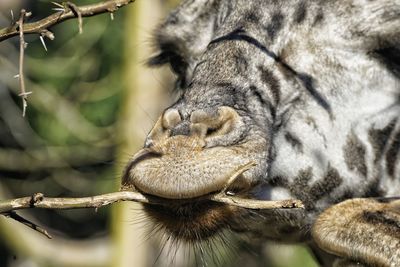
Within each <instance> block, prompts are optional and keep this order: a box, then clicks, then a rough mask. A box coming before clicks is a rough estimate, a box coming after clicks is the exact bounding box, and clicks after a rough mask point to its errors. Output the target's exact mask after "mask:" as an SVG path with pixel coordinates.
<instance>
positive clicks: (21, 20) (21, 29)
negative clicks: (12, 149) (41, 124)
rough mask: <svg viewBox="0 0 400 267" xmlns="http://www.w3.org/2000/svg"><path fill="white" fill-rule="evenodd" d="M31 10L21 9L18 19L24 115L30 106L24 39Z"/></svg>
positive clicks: (20, 80)
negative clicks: (26, 84) (26, 82)
mask: <svg viewBox="0 0 400 267" xmlns="http://www.w3.org/2000/svg"><path fill="white" fill-rule="evenodd" d="M30 14H31V13H30V12H26V11H25V9H22V10H21V15H20V17H19V20H18V30H19V74H18V77H19V84H20V90H21V93H20V94H19V96H20V97H21V98H22V117H25V113H26V107H27V106H28V101H27V99H28V95H29V94H30V93H31V92H26V90H25V79H24V55H25V54H24V51H25V48H26V43H25V39H24V19H25V17H29V16H30Z"/></svg>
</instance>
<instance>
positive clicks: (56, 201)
mask: <svg viewBox="0 0 400 267" xmlns="http://www.w3.org/2000/svg"><path fill="white" fill-rule="evenodd" d="M201 199H208V200H211V201H216V202H220V203H225V204H228V205H233V206H239V207H242V208H247V209H264V210H265V209H294V208H304V205H303V204H302V203H301V201H300V200H281V201H263V200H254V199H242V198H238V197H233V196H228V195H225V193H223V192H221V193H218V194H216V195H210V196H206V197H203V198H201ZM119 201H135V202H141V203H147V204H153V205H165V204H167V203H168V202H170V201H172V202H174V201H183V202H185V201H187V200H165V199H160V198H156V197H147V196H145V195H143V194H141V193H139V192H132V191H120V192H114V193H108V194H104V195H97V196H92V197H82V198H51V197H44V195H43V194H42V193H36V194H34V195H33V196H31V197H23V198H16V199H10V200H1V201H0V215H3V216H7V217H11V218H13V219H15V220H17V221H18V222H20V223H23V224H25V225H27V226H28V227H30V228H32V229H34V230H36V231H38V232H40V233H42V234H44V235H46V236H47V237H49V238H51V236H50V235H49V234H48V233H47V231H46V230H44V229H43V228H41V227H39V226H37V225H36V224H34V223H32V222H30V221H28V220H26V219H25V218H23V217H21V216H19V215H18V214H16V213H15V210H20V209H30V208H42V209H79V208H94V209H95V210H96V211H97V209H98V208H99V207H102V206H106V205H109V204H112V203H115V202H119Z"/></svg>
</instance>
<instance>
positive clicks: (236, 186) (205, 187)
mask: <svg viewBox="0 0 400 267" xmlns="http://www.w3.org/2000/svg"><path fill="white" fill-rule="evenodd" d="M159 147H160V146H159ZM177 148H179V149H177ZM158 151H160V152H158ZM240 152H241V150H240V149H238V148H237V147H229V148H227V147H213V148H204V147H203V146H202V143H201V142H200V141H198V140H196V139H194V138H188V137H183V136H174V137H171V138H169V140H168V142H167V143H165V144H163V146H161V148H158V149H157V147H152V148H144V149H142V150H141V151H139V152H138V153H137V154H136V155H135V156H134V158H133V159H132V160H131V161H130V163H129V165H128V166H127V168H126V169H125V172H124V175H123V186H127V185H128V186H129V185H131V186H132V187H134V188H135V189H136V190H138V191H140V192H142V193H144V194H148V195H153V196H157V197H160V198H164V199H174V200H179V199H192V198H197V197H201V196H204V195H208V194H210V193H213V192H220V191H226V189H228V187H230V189H232V191H243V190H245V189H247V188H248V187H249V186H251V185H252V183H253V182H254V180H252V179H251V177H253V175H251V173H250V172H251V171H252V170H250V169H253V168H250V167H253V166H255V163H254V162H255V161H254V160H252V159H251V158H250V159H249V158H247V157H246V156H244V155H242V154H241V153H240ZM247 171H250V172H249V173H247ZM245 172H246V174H244V173H245ZM232 178H233V180H232Z"/></svg>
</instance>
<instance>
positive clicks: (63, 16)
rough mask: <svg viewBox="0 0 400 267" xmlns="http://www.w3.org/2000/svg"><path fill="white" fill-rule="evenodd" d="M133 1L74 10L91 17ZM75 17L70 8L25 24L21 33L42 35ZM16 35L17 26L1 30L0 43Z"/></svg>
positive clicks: (105, 2)
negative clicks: (45, 31)
mask: <svg viewBox="0 0 400 267" xmlns="http://www.w3.org/2000/svg"><path fill="white" fill-rule="evenodd" d="M134 1H135V0H109V1H103V2H100V3H96V4H91V5H84V6H76V8H77V9H76V10H79V13H80V15H81V17H91V16H95V15H98V14H101V13H107V12H109V13H114V12H115V11H117V10H118V9H119V8H120V7H123V6H125V5H128V4H130V3H132V2H134ZM67 6H68V5H67ZM75 17H77V15H76V14H75V13H74V11H73V10H72V9H71V8H69V10H65V11H59V12H56V13H54V14H52V15H50V16H48V17H46V18H44V19H41V20H39V21H36V22H32V23H26V24H25V25H24V29H23V32H24V34H42V32H43V31H44V30H49V28H50V27H52V26H54V25H56V24H59V23H61V22H63V21H65V20H68V19H72V18H75ZM78 19H79V16H78ZM18 34H19V31H18V25H12V26H10V27H7V28H3V29H1V30H0V42H1V41H4V40H6V39H9V38H11V37H13V36H16V35H18ZM46 37H47V36H46Z"/></svg>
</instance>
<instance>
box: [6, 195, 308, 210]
mask: <svg viewBox="0 0 400 267" xmlns="http://www.w3.org/2000/svg"><path fill="white" fill-rule="evenodd" d="M203 199H209V200H211V201H217V202H222V203H226V204H229V205H234V206H239V207H243V208H248V209H280V208H282V209H288V208H290V209H291V208H304V206H303V204H302V203H301V201H300V200H280V201H263V200H254V199H242V198H239V197H233V196H227V195H225V196H224V195H222V194H221V193H220V194H217V195H210V196H206V197H203ZM119 201H135V202H141V203H148V204H154V205H162V204H166V200H163V199H158V198H153V197H148V196H145V195H143V194H141V193H139V192H132V191H120V192H113V193H108V194H103V195H97V196H92V197H82V198H52V197H44V196H43V194H41V193H37V194H35V195H33V196H31V197H23V198H16V199H10V200H1V201H0V214H6V213H9V212H11V211H15V210H20V209H30V208H42V209H80V208H99V207H102V206H106V205H109V204H112V203H115V202H119ZM169 201H175V200H169ZM177 201H178V200H177Z"/></svg>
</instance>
